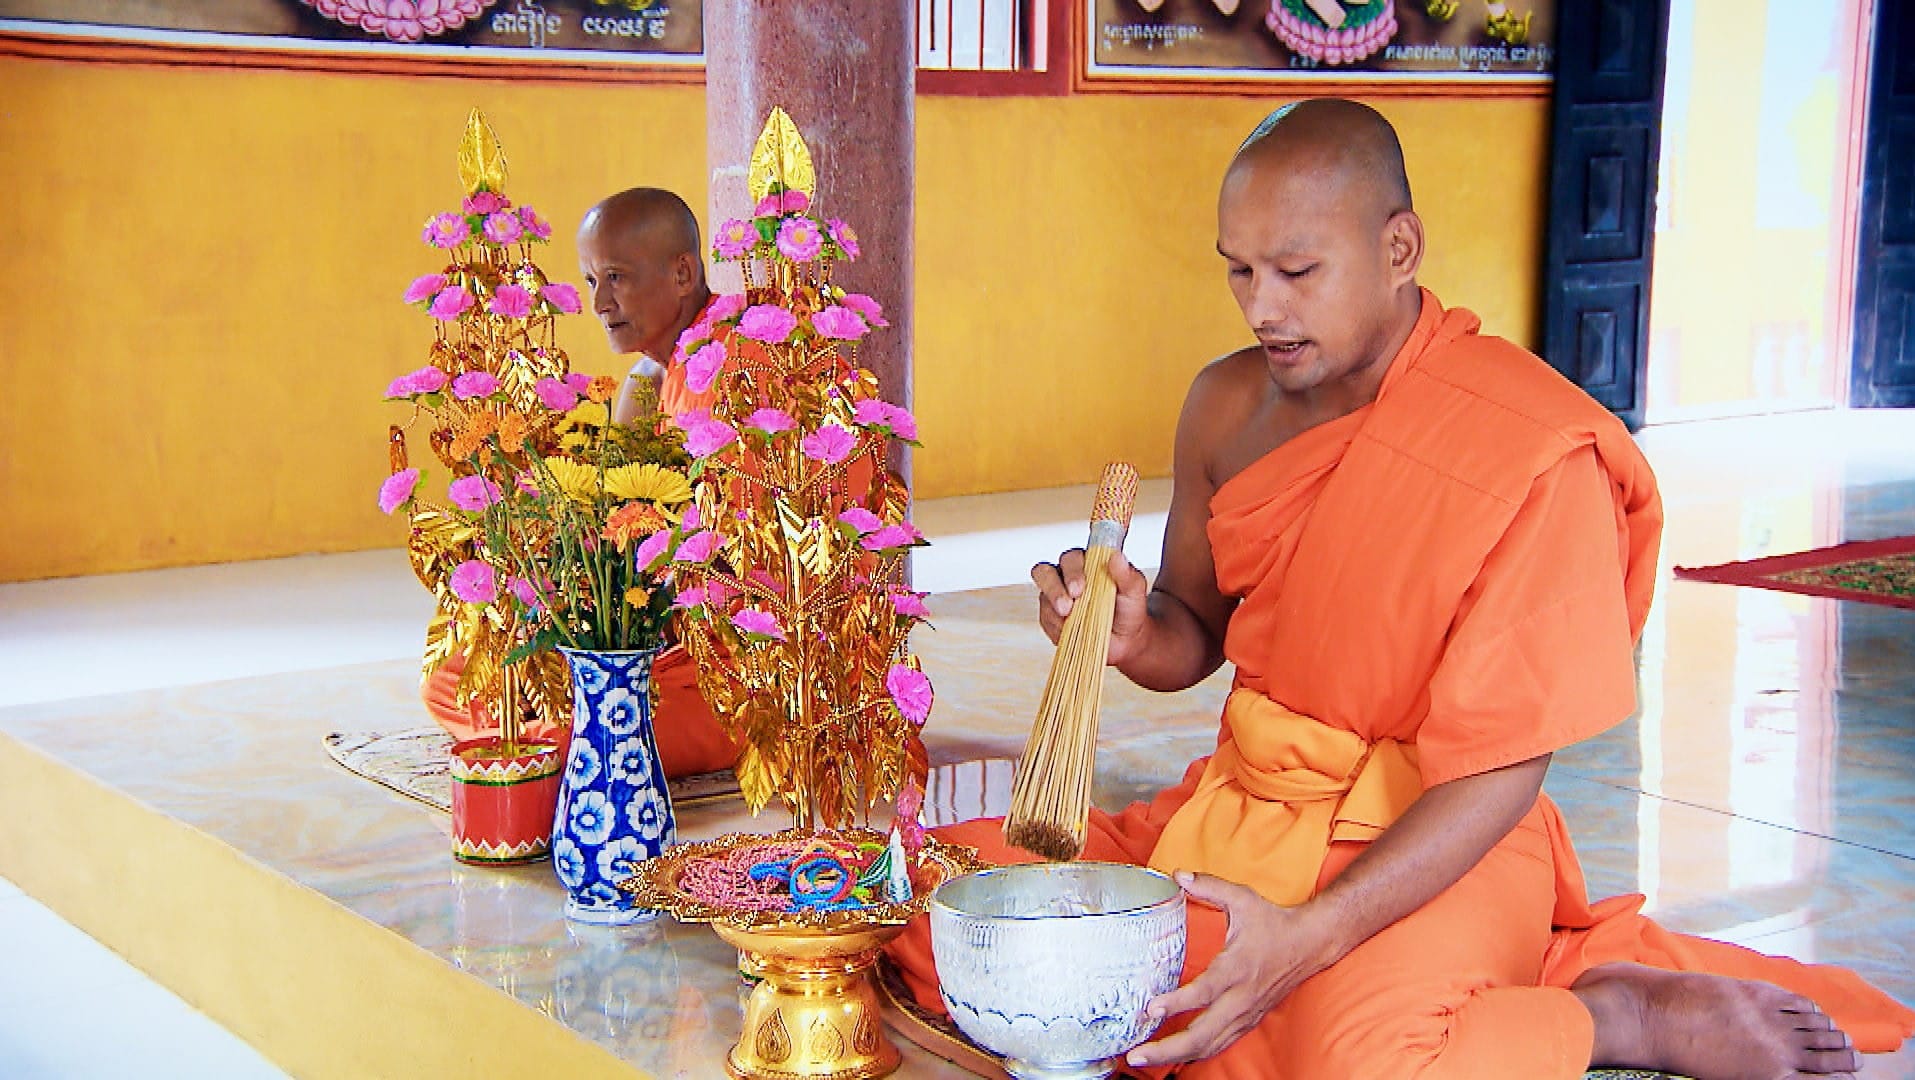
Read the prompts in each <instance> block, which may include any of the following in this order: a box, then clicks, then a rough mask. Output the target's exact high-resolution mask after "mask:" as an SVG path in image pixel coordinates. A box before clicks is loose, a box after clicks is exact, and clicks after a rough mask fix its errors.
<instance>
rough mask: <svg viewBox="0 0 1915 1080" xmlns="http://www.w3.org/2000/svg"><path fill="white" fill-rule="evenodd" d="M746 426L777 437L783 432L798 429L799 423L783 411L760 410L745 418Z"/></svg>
mask: <svg viewBox="0 0 1915 1080" xmlns="http://www.w3.org/2000/svg"><path fill="white" fill-rule="evenodd" d="M745 426H746V427H748V428H755V429H757V430H759V431H762V432H764V433H765V434H767V435H776V434H778V433H779V432H781V431H790V430H791V429H792V428H794V427H797V426H798V422H797V421H796V420H793V419H792V418H791V414H790V413H788V412H786V411H784V410H783V409H759V410H758V411H757V412H754V413H752V414H751V415H750V416H747V417H745Z"/></svg>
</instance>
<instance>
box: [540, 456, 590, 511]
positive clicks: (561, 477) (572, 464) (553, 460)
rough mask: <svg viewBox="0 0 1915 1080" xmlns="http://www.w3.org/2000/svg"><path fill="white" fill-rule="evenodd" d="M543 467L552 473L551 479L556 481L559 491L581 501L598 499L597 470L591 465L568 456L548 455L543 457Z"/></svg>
mask: <svg viewBox="0 0 1915 1080" xmlns="http://www.w3.org/2000/svg"><path fill="white" fill-rule="evenodd" d="M545 468H546V469H547V471H549V472H550V473H551V474H552V479H553V480H555V481H557V483H558V485H559V491H560V492H563V493H564V494H565V495H567V496H569V497H571V498H573V499H576V500H578V501H579V502H582V503H589V502H594V501H596V500H597V499H598V497H599V488H598V470H597V469H595V468H593V467H592V466H590V465H583V464H580V463H579V462H576V461H573V460H571V459H570V458H562V457H549V458H546V459H545ZM540 479H544V478H543V477H541V478H540ZM548 494H550V493H549V492H548Z"/></svg>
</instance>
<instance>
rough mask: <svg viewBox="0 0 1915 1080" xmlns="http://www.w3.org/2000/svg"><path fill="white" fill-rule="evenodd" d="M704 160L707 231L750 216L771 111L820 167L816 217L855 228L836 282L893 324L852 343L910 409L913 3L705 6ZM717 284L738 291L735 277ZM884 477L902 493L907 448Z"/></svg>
mask: <svg viewBox="0 0 1915 1080" xmlns="http://www.w3.org/2000/svg"><path fill="white" fill-rule="evenodd" d="M704 7H705V120H706V161H707V162H708V163H709V164H710V166H711V200H712V204H711V212H710V214H709V215H708V217H707V220H708V221H709V222H711V223H712V225H713V226H715V225H716V224H717V223H718V222H721V221H723V220H725V219H726V218H730V217H748V216H750V213H751V196H750V194H749V193H748V192H747V191H746V190H745V172H746V166H747V165H748V164H749V162H750V160H751V148H752V145H753V144H754V143H756V142H757V140H758V133H759V131H760V130H761V129H762V128H763V127H764V123H765V117H766V115H767V114H769V113H770V112H771V109H772V106H774V105H778V106H783V108H784V110H785V112H787V113H789V114H790V115H791V119H792V121H793V122H795V123H796V124H797V125H798V130H799V132H800V133H802V134H803V135H804V138H805V143H806V144H807V145H808V146H810V147H811V154H812V159H813V161H814V163H815V164H816V165H817V170H818V197H817V203H818V210H819V212H820V213H821V214H822V215H823V216H825V217H835V218H843V219H844V220H845V221H846V222H848V223H849V224H850V225H851V227H852V228H854V229H856V230H857V232H858V241H859V244H860V245H861V246H862V247H863V249H864V254H863V257H862V258H860V259H858V261H856V262H854V263H851V264H849V265H841V266H840V268H839V270H838V271H837V273H836V275H835V276H834V279H833V280H835V281H837V282H838V283H839V284H841V285H843V286H844V287H845V288H847V289H850V290H852V291H854V292H863V293H869V294H870V295H871V296H873V297H875V298H877V300H878V301H879V302H880V303H882V304H883V305H884V312H885V317H886V318H887V319H889V320H890V322H891V326H890V328H889V329H887V330H879V331H877V332H875V333H873V334H872V335H871V336H870V337H869V338H867V339H866V340H865V341H864V343H863V344H862V345H860V347H859V351H858V355H859V359H860V360H861V361H862V362H863V364H864V365H865V366H866V367H868V368H870V369H871V370H872V371H873V372H874V373H876V374H877V376H878V382H879V385H880V386H881V387H882V388H883V392H884V396H885V398H886V399H887V400H889V401H890V402H891V403H893V404H895V405H903V406H905V407H907V408H908V407H909V406H910V404H911V322H912V319H911V308H912V298H911V275H912V248H911V232H912V204H913V198H912V191H913V188H912V184H913V176H914V174H915V168H914V151H915V145H916V144H915V139H916V123H915V118H914V116H913V111H912V98H913V94H914V92H915V88H914V79H915V76H916V71H917V63H916V57H917V38H916V22H915V20H916V6H915V4H914V2H913V0H805V2H803V3H796V2H793V0H705V5H704ZM720 270H721V272H722V273H723V274H724V275H725V276H721V277H719V278H718V280H717V282H716V284H715V287H718V288H722V289H725V290H734V289H737V288H739V279H738V276H737V275H738V272H737V270H736V268H735V267H731V266H723V267H721V268H720ZM893 449H894V450H896V451H899V454H898V457H897V460H896V462H895V465H894V467H895V468H896V469H897V470H898V472H899V473H900V474H901V475H903V476H904V478H905V480H906V482H907V483H908V482H909V481H910V479H911V459H910V454H909V451H910V448H909V447H906V446H901V445H898V444H895V443H894V444H893Z"/></svg>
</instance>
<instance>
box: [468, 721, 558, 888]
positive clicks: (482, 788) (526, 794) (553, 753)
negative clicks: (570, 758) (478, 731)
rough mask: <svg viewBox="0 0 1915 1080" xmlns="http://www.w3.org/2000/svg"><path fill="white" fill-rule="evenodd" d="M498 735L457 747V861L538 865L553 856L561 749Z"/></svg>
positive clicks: (552, 744) (482, 864)
mask: <svg viewBox="0 0 1915 1080" xmlns="http://www.w3.org/2000/svg"><path fill="white" fill-rule="evenodd" d="M511 750H512V752H511V753H506V752H504V750H503V748H502V746H501V743H500V741H499V739H498V737H497V736H490V735H488V736H486V737H484V738H478V739H467V740H465V741H464V742H461V743H455V744H454V745H453V747H452V857H453V858H455V859H457V860H459V861H460V862H463V863H473V864H475V865H480V866H510V865H514V864H518V863H530V862H538V861H539V860H540V859H543V858H546V857H547V856H549V855H550V854H551V849H552V811H553V809H554V808H555V807H556V806H557V805H558V799H559V770H560V768H561V766H562V765H563V764H564V758H562V757H561V756H560V755H559V750H558V746H557V745H556V744H554V743H551V742H546V741H542V740H521V741H519V742H518V743H516V744H514V745H513V747H512V748H511Z"/></svg>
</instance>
